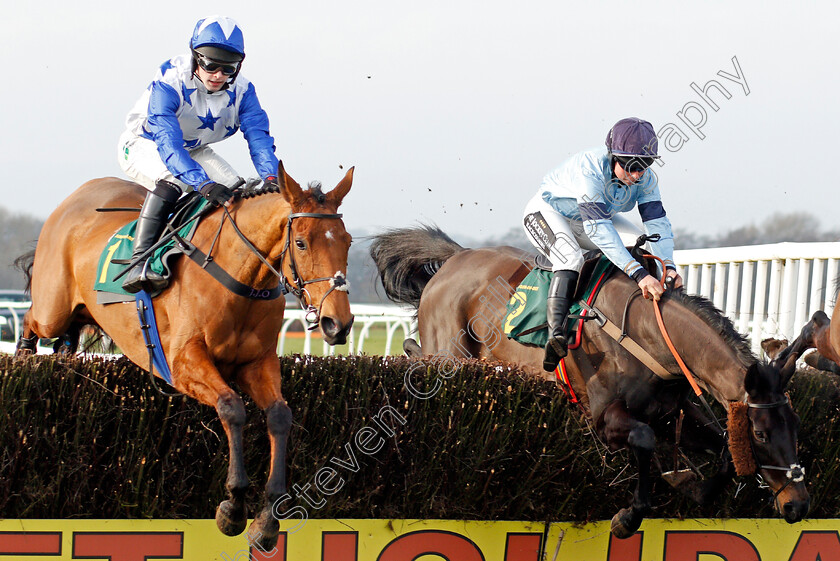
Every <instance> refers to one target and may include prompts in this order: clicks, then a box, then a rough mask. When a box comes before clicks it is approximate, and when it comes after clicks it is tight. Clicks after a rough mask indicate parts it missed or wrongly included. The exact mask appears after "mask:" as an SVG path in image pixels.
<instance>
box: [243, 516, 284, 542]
mask: <svg viewBox="0 0 840 561" xmlns="http://www.w3.org/2000/svg"><path fill="white" fill-rule="evenodd" d="M279 533H280V523H279V522H278V520H277V519H276V518H274V516H273V515H272V514H271V510H268V509H264V510H263V511H262V512H260V514H259V515H258V516H257V517H256V518H254V521H253V522H252V523H251V527H250V528H249V529H248V542H249V543H251V544H252V545H253V546H254V547H256V548H257V549H259V550H261V551H263V552H265V553H268V552H270V551H271V550H272V549H274V547H275V546H276V545H277V535H278V534H279Z"/></svg>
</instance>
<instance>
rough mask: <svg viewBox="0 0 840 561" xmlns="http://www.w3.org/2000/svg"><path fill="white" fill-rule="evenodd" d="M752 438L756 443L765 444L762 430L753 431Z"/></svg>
mask: <svg viewBox="0 0 840 561" xmlns="http://www.w3.org/2000/svg"><path fill="white" fill-rule="evenodd" d="M753 436H755V439H756V441H757V442H767V435H766V434H765V432H764V431H763V430H754V431H753Z"/></svg>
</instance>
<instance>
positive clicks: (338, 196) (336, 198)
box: [327, 167, 356, 208]
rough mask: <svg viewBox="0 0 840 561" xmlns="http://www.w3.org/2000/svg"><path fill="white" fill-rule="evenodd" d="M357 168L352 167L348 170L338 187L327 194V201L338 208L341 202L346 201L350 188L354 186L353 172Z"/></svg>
mask: <svg viewBox="0 0 840 561" xmlns="http://www.w3.org/2000/svg"><path fill="white" fill-rule="evenodd" d="M355 169H356V168H355V167H352V168H350V169H348V170H347V173H346V174H344V179H342V180H341V181H339V182H338V185H336V186H335V189H333V190H332V191H330V192H329V193H327V200H328V201H330V202H331V203H334V204H335V206H336V208H338V207H339V206H340V205H341V201H343V200H344V197H345V196H346V195H347V193H348V192H349V191H350V187H351V186H352V185H353V170H355Z"/></svg>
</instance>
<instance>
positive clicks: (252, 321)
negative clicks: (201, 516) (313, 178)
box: [23, 163, 353, 551]
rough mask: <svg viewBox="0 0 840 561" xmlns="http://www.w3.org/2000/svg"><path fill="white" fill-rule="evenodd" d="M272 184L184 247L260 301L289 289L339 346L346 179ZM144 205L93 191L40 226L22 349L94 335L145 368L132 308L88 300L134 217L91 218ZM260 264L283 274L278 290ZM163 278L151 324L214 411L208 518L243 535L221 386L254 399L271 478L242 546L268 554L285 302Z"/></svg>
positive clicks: (131, 195) (345, 305) (196, 394)
mask: <svg viewBox="0 0 840 561" xmlns="http://www.w3.org/2000/svg"><path fill="white" fill-rule="evenodd" d="M277 177H278V186H277V187H276V188H274V189H264V190H262V191H261V192H260V191H252V192H251V193H250V194H248V198H247V199H246V198H243V197H237V198H236V199H235V201H234V202H233V203H232V204H229V205H228V207H219V208H216V209H215V210H213V211H212V212H210V213H209V214H208V215H206V216H205V217H203V218H202V219H201V221H200V222H199V224H198V226H197V227H196V230H195V233H194V235H193V238H192V243H193V244H194V246H195V247H196V248H198V249H200V250H202V251H203V252H204V253H206V254H208V255H210V254H212V257H213V261H214V262H215V263H216V265H218V266H219V267H221V268H222V269H224V271H227V272H228V273H229V275H230V276H231V277H233V278H234V279H235V280H237V281H239V282H240V283H243V284H244V285H248V286H250V287H252V288H253V289H254V292H255V293H257V294H259V293H263V294H265V292H266V291H269V290H272V289H274V291H275V292H276V291H277V290H276V289H277V287H278V283H280V285H282V286H287V287H290V289H291V290H292V292H294V293H296V294H299V295H300V298H301V299H302V301H301V302H302V304H303V303H304V301H305V302H306V303H308V304H309V311H310V320H311V321H312V323H317V325H318V326H320V328H321V331H322V333H323V336H324V339H325V341H327V342H328V343H329V344H331V345H338V344H343V343H345V342H346V339H347V334H348V332H349V330H350V328H351V326H352V323H353V316H352V314H351V313H350V303H349V299H348V295H347V292H346V290H342V289H341V285H342V284H343V282H344V278H345V275H346V270H347V252H348V250H349V247H350V243H351V237H350V235H349V234H348V233H347V231H346V230H345V228H344V223H343V222H342V220H341V215H340V214H337V210H338V207H339V206H340V205H341V202H342V200H343V199H344V197H345V196H346V195H347V193H348V192H349V191H350V187H351V185H352V182H353V169H352V168H351V169H350V170H348V171H347V173H346V175H345V176H344V178H343V179H342V180H341V181H340V182H339V183H338V185H337V186H336V187H335V188H334V189H333V190H332V191H330V192H328V193H323V192H322V191H321V188H320V184H310V186H309V189H306V190H304V189H302V188H301V187H300V185H299V184H298V183H296V182H295V181H294V180H293V179H292V178H291V177H290V176H289V175H288V174H286V172H285V170H284V169H283V166H282V163H281V164H280V167H279V170H278V176H277ZM272 191H273V192H272ZM145 193H146V190H145V189H144V188H142V187H141V186H139V185H137V184H135V183H132V182H129V181H124V180H121V179H117V178H113V177H107V178H102V179H94V180H92V181H89V182H87V183H85V184H84V185H82V186H81V187H79V188H78V189H77V190H76V191H75V192H73V193H72V194H71V195H70V196H69V197H68V198H67V199H65V200H64V201H63V202H62V203H61V204H60V205H59V206H58V208H56V210H55V211H54V212H53V213H52V214H51V215H50V217H49V218H48V219H47V221H46V222H45V223H44V227H43V229H42V231H41V235H40V238H39V240H38V244H37V247H36V249H35V252H34V256H31V257H30V258H29V260H28V263H24V269H25V270H24V272H25V273H26V275H27V284H28V286H29V289H30V292H31V297H32V307H31V308H30V309H29V311H28V312H27V313H26V315H25V317H24V322H23V323H24V326H23V337H26V338H31V337H35V336H37V337H43V338H53V337H64V338H66V339H68V340H69V343H68V346H69V347H70V349H71V350H73V349H75V346H76V345H77V344H78V333H79V329H80V327H81V326H83V325H95V326H98V327H100V328H101V329H102V330H103V331H105V332H106V333H107V334H108V335H109V336H110V337H111V338H112V339H113V341H114V342H115V343H116V345H117V346H118V347H119V349H120V350H121V351H122V352H123V353H124V354H125V356H127V357H128V358H129V359H130V360H131V361H132V362H134V363H135V364H136V365H138V366H140V367H141V368H144V369H149V368H150V355H149V351H148V349H147V347H146V343H145V341H144V338H143V336H142V334H141V330H140V322H139V320H138V312H137V310H136V305H135V303H134V301H131V302H127V303H117V304H109V305H102V304H99V303H97V295H96V293H95V291H94V281H95V280H96V276H97V274H98V272H97V267H98V260H99V256H100V254H101V253H102V251H103V248H105V245H106V243H107V242H108V240H109V238H110V237H111V235H112V234H113V233H114V232H116V231H117V230H119V229H120V228H121V227H122V226H123V225H124V224H125V223H126V222H128V221H129V220H130V219H131V218H133V216H132V215H131V213H126V212H97V210H96V209H97V207H105V208H114V209H126V208H128V209H131V208H136V209H138V210H139V209H140V206H141V204H142V203H143V198H144V195H145ZM252 195H253V196H252ZM256 195H259V196H256ZM127 214H129V216H128V217H126V215H127ZM226 217H227V219H226ZM237 230H239V233H238V232H237ZM240 233H241V234H242V236H243V237H244V238H245V239H244V240H243V239H241V238H240ZM249 245H250V246H252V247H249ZM214 247H215V248H216V249H215V250H213V248H214ZM257 254H259V255H257ZM269 265H271V267H273V268H274V269H279V271H277V272H278V273H279V274H280V276H281V277H282V278H279V279H278V277H277V276H276V275H275V274H274V273H273V272H272V270H270V268H269ZM172 279H173V281H172V282H171V283H170V285H169V287H168V288H166V289H165V290H163V292H161V293H160V295H159V296H157V297H155V299H154V300H153V307H154V313H155V315H156V319H157V325H158V329H159V333H160V340H161V343H162V349H163V351H164V353H165V356H166V361H167V364H168V366H169V369H170V371H171V378H172V385H173V386H174V387H175V388H176V389H177V390H178V391H180V392H182V393H183V394H186V395H188V396H190V397H193V398H195V399H197V400H198V401H200V402H201V403H204V404H206V405H209V406H211V407H215V409H216V411H217V412H218V415H219V419H220V420H221V422H222V426H223V427H224V430H225V433H226V435H227V438H228V444H229V451H230V459H229V466H228V473H227V480H226V484H225V486H226V489H227V496H228V498H227V499H226V500H224V501H223V502H222V503H221V504H219V506H218V508H217V510H216V523H217V525H218V527H219V529H220V530H221V531H222V532H223V533H224V534H226V535H230V536H233V535H238V534H241V533H242V532H243V531H244V530H245V526H246V524H247V518H248V511H247V508H246V505H245V493H246V490H247V488H248V486H249V480H248V476H247V474H246V473H245V462H244V457H243V434H242V429H243V425H244V423H245V404H244V402H243V400H242V398H241V397H240V396H239V394H237V393H236V392H235V391H234V390H233V389H232V388H231V386H230V384H231V383H235V384H236V386H237V387H238V388H240V389H241V390H242V391H244V392H245V393H247V394H248V395H250V396H251V397H252V398H253V400H254V401H255V402H256V404H257V406H259V408H260V409H262V410H263V411H264V413H265V417H266V424H267V427H268V435H269V439H270V443H271V453H270V455H271V457H270V461H269V475H268V480H267V482H266V486H265V503H264V505H263V506H262V508H261V510H260V511H259V513H258V514H257V515H256V516H255V519H254V522H253V523H252V524H251V528H250V530H249V535H250V537H251V539H252V541H256V542H257V543H258V544H261V545H260V546H261V547H263V548H264V550H266V551H269V550H271V549H272V548H273V547H274V545H275V544H276V543H277V536H278V531H279V524H278V520H277V519H276V518H275V517H274V516H273V515H272V505H273V504H274V503H275V501H277V500H278V499H280V498H281V497H282V496H283V495H284V494H285V493H286V442H287V438H288V435H289V429H290V427H291V424H292V412H291V409H290V408H289V406H288V404H287V403H286V400H285V399H284V398H283V394H282V392H281V383H280V382H281V380H280V362H279V358H278V356H277V354H276V347H277V337H278V334H279V333H280V329H281V327H282V325H283V312H284V309H285V306H286V302H285V299H284V298H283V297H282V296H280V297H279V298H275V299H249V298H247V297H244V296H240V295H237V294H234V293H233V292H230V291H229V290H228V289H227V288H225V287H224V286H223V285H222V284H220V283H219V282H217V281H216V280H215V279H214V278H213V277H211V276H210V274H209V273H208V272H207V271H206V270H204V269H203V268H202V267H201V266H199V265H198V264H196V263H194V262H192V261H190V260H189V259H187V258H186V257H181V258H179V259H178V260H177V261H176V263H175V265H174V267H173V274H172ZM336 288H338V290H336ZM312 316H314V317H312ZM156 375H158V376H160V374H159V373H157V372H156Z"/></svg>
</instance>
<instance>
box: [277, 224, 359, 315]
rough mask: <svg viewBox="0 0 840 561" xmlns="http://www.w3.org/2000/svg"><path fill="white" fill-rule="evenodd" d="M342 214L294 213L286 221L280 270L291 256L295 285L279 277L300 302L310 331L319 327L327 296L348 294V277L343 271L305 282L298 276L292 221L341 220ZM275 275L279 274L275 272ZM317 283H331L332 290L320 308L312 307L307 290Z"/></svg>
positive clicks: (319, 304) (290, 261)
mask: <svg viewBox="0 0 840 561" xmlns="http://www.w3.org/2000/svg"><path fill="white" fill-rule="evenodd" d="M341 216H342V215H341V214H329V213H325V212H293V213H292V214H290V215H289V218H288V220H287V221H286V243H285V245H284V246H283V251H281V252H280V270H281V271H282V270H283V260H284V259H285V257H286V255H288V256H289V270H291V271H292V280H293V281H294V285H292V284H291V283H290V282H289V281H288V279H287V278H286V276H285V275H279V276H280V277H281V279H282V281H283V284H284V286H285V287H286V290H287V291H288V292H291V293H292V294H294V295H295V296H296V297H297V299H298V301H299V302H300V307H301V308H302V309H303V310H304V311H305V312H306V316H305V319H306V321H307V323H309V324H310V326H309V328H308V329H310V330H312V329H315V328H316V327H317V326H318V321H319V319H320V316H321V306H323V305H324V300H326V299H327V296H329V295H330V293H331V292H332V291H333V290H341V291H344V292H347V289H348V288H349V287H348V285H347V277H346V276H345V274H344V273H342V272H341V271H336V273H335V275H333V276H331V277H321V278H317V279H309V280H303V279H302V278H301V277H300V275H299V274H298V270H297V262H295V253H294V252H293V251H291V244H292V221H293V220H294V219H295V218H341ZM275 274H277V273H276V272H275ZM316 282H329V283H330V288H329V290H327V292H326V294H324V296H323V298H321V301H320V302H319V303H318V307H317V308H316V307H315V306H313V305H312V299H311V296H310V295H309V291H308V290H306V285H307V284H313V283H316Z"/></svg>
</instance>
